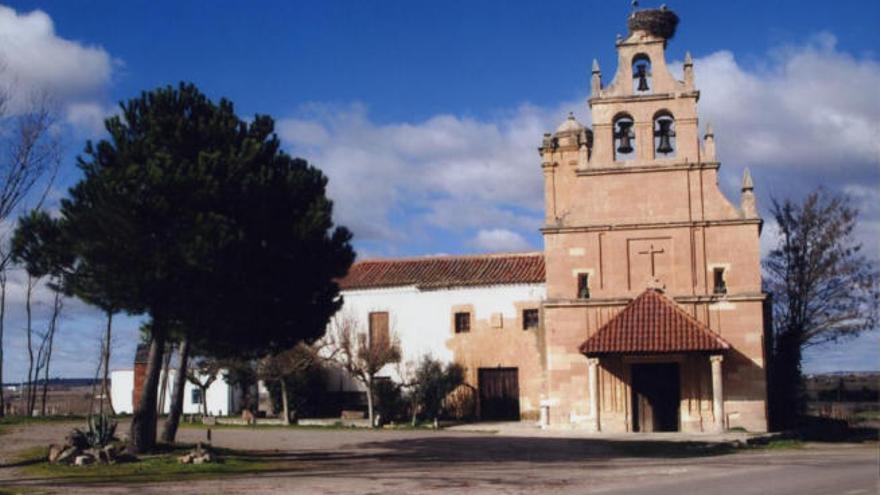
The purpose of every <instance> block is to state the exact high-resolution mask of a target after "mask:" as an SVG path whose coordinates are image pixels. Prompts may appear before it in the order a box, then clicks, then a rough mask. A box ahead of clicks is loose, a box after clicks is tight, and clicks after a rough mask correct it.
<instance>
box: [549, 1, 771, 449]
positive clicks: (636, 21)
mask: <svg viewBox="0 0 880 495" xmlns="http://www.w3.org/2000/svg"><path fill="white" fill-rule="evenodd" d="M628 24H629V33H628V35H627V36H626V37H622V38H619V39H618V40H617V41H616V44H615V46H616V50H617V55H618V57H617V58H618V66H617V70H616V72H615V74H614V77H613V78H612V80H611V82H610V83H608V84H607V85H606V84H604V81H603V77H602V72H601V69H600V68H599V65H598V63H597V62H595V61H594V62H593V66H592V76H591V84H590V86H591V96H590V98H589V100H588V102H587V103H588V107H589V110H590V113H591V117H592V118H591V121H592V124H591V126H590V127H587V126H584V125H583V124H581V123H580V122H578V121H577V120H576V119H575V117H574V116H573V115H569V117H568V118H567V119H566V120H565V121H564V122H563V123H562V124H561V125H560V126H559V127H558V128H557V129H556V131H555V132H554V133H549V134H545V135H544V138H543V140H542V142H541V146H540V148H539V153H540V156H541V170H542V172H543V176H544V195H545V208H546V215H545V225H544V227H543V228H542V233H543V235H544V247H545V265H546V266H545V268H546V284H547V300H546V302H545V303H544V315H545V325H546V329H547V332H546V335H547V336H546V339H547V354H548V359H547V363H548V364H547V370H546V376H547V394H546V397H545V398H544V403H545V404H546V406H547V407H548V408H549V416H550V420H551V423H552V422H557V423H560V422H561V423H565V424H574V425H578V424H583V425H586V426H588V427H592V428H596V429H610V430H619V431H636V430H638V428H640V427H641V428H645V427H646V425H647V426H651V425H653V426H657V425H662V426H663V428H671V427H672V426H671V425H673V424H675V425H677V426H676V429H683V430H691V431H694V430H696V431H702V430H705V429H713V430H717V429H720V428H725V427H731V426H742V427H745V428H747V429H751V430H763V429H766V418H765V399H766V397H765V394H766V391H765V382H766V380H765V372H764V349H763V344H764V302H765V299H766V298H765V295H764V294H763V293H762V290H761V270H760V249H759V235H760V229H761V219H760V218H759V217H758V215H757V206H756V204H755V198H754V194H753V189H754V185H753V183H752V180H751V177H750V176H749V175H748V172H746V175H745V176H744V177H743V187H742V195H741V197H740V198H739V201H736V203H734V202H731V201H730V200H728V199H727V198H726V197H725V196H724V194H722V192H721V191H720V189H719V188H718V170H719V167H720V163H719V162H718V161H717V159H716V156H715V142H714V139H715V135H714V132H713V131H712V129H711V126H709V125H705V126H701V123H700V121H699V118H698V101H699V98H700V92H699V90H698V89H697V88H696V86H695V84H696V81H697V79H696V77H695V67H694V63H693V60H692V58H691V56H690V54H687V55H686V56H685V57H684V63H683V67H682V73H683V75H684V78H683V80H677V79H676V78H675V77H674V76H673V75H672V73H671V72H670V70H669V68H668V66H667V61H666V48H667V47H668V45H669V40H670V39H671V37H672V36H673V35H674V32H675V27H676V26H677V24H678V17H677V16H676V15H675V14H674V13H673V12H671V11H669V10H667V9H665V8H661V9H652V10H637V11H635V12H634V13H633V14H632V15H631V17H630V19H629V23H628ZM697 69H698V68H697ZM701 128H702V132H701V130H700V129H701ZM701 134H702V135H701ZM648 289H650V290H657V291H661V292H662V293H663V296H662V297H663V298H664V300H668V301H669V303H670V304H674V305H676V306H677V309H678V310H679V312H684V313H686V314H687V315H689V318H691V319H693V321H694V322H697V323H698V325H699V326H701V328H704V329H705V330H706V331H707V332H711V333H712V334H713V335H717V336H718V337H719V339H721V340H720V341H723V342H726V343H729V347H728V348H724V349H715V350H714V351H710V350H707V349H703V350H694V349H690V348H687V347H682V348H680V349H679V348H677V349H667V350H664V351H651V350H646V351H638V350H637V349H638V348H639V347H638V346H635V347H633V348H632V349H630V350H629V351H626V352H623V351H621V352H616V353H601V354H600V355H596V356H589V363H591V364H590V365H588V359H587V358H586V357H585V356H584V355H582V354H581V353H580V352H579V346H581V344H583V343H584V342H585V341H587V342H589V341H590V339H591V338H592V337H593V336H594V335H596V334H597V332H599V331H600V330H602V329H603V328H607V326H608V325H611V322H612V321H615V315H617V314H618V313H619V312H621V311H625V310H626V308H628V307H630V305H631V304H634V299H636V298H637V296H639V295H640V294H645V293H646V292H645V291H646V290H648ZM650 293H651V294H653V292H650ZM658 307H659V306H658ZM645 324H647V323H645ZM643 330H646V329H643ZM633 335H642V334H641V333H638V332H636V333H634V334H633ZM710 355H711V356H714V357H713V358H712V359H713V360H712V361H711V366H710V360H709V357H708V356H710ZM649 362H650V363H654V364H656V365H657V366H659V367H658V368H657V369H656V370H655V371H657V373H668V376H670V377H673V378H670V379H669V380H672V381H675V382H676V383H675V386H676V390H677V392H675V393H672V392H670V394H672V395H674V396H675V397H676V399H675V400H676V401H680V402H681V407H680V408H679V409H678V410H677V411H672V410H665V409H664V411H666V412H665V413H664V414H665V416H663V415H661V414H659V413H658V416H657V417H656V418H653V419H652V418H651V417H650V415H648V416H645V414H646V413H645V411H646V410H649V409H650V407H653V406H651V400H654V399H656V397H654V398H653V399H652V398H651V396H650V393H647V392H646V394H647V395H644V394H642V392H644V390H640V389H639V390H637V389H638V388H639V387H640V386H643V387H648V385H645V383H648V381H650V380H649V378H650V376H649V375H650V371H645V370H648V368H650V366H648V364H647V363H649ZM721 363H723V365H722V364H721ZM654 364H652V366H653V365H654ZM667 364H668V365H669V366H667V367H665V368H663V366H665V365H667ZM661 365H663V366H661ZM661 368H662V369H661ZM716 368H717V369H716ZM676 370H677V371H676ZM710 371H711V373H710ZM715 371H717V374H715ZM646 373H647V374H646ZM676 373H677V374H678V375H675V374H676ZM674 375H675V376H674ZM637 377H643V378H637ZM644 377H648V378H644ZM676 377H677V378H676ZM722 377H723V383H724V386H725V387H726V388H724V390H725V391H726V392H725V393H726V396H725V397H724V398H723V399H722V398H721V396H720V395H718V394H720V391H721V390H722V381H721V380H722ZM593 379H595V383H593ZM716 379H717V380H718V386H717V387H713V386H712V384H713V383H714V381H715V380H716ZM640 380H641V381H642V385H639V381H640ZM645 380H648V381H645ZM648 388H650V387H648ZM713 390H715V391H717V392H718V393H715V392H713ZM588 391H590V393H588ZM593 393H595V394H596V395H595V401H594V400H592V398H593V396H592V395H591V394H593ZM633 394H635V395H633ZM676 394H677V395H676ZM643 395H644V396H643ZM636 396H638V397H636ZM645 397H647V398H645ZM636 399H638V401H641V402H640V403H642V404H643V405H642V408H641V409H639V407H638V406H637V404H636V402H638V401H637V400H636ZM649 399H650V400H649ZM716 399H717V401H716ZM658 400H659V399H658ZM715 402H718V404H715ZM655 406H657V411H660V410H661V409H662V408H661V407H660V406H659V405H657V404H655ZM716 406H717V407H716ZM724 406H727V407H726V408H725V407H724ZM673 412H675V420H674V421H673V418H672V415H673ZM639 415H641V416H639ZM640 420H641V421H640ZM654 420H656V421H654Z"/></svg>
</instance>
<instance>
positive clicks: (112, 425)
mask: <svg viewBox="0 0 880 495" xmlns="http://www.w3.org/2000/svg"><path fill="white" fill-rule="evenodd" d="M87 426H88V429H86V430H80V429H79V428H74V429H73V435H72V436H73V437H74V438H75V439H76V440H77V441H78V442H81V443H84V444H85V445H86V446H87V447H88V448H92V449H102V448H104V447H106V446H107V445H109V444H110V443H111V442H113V441H114V440H116V426H117V424H116V422H115V421H113V420H112V419H110V418H109V417H108V416H107V415H106V414H101V415H92V416H89V419H88V424H87Z"/></svg>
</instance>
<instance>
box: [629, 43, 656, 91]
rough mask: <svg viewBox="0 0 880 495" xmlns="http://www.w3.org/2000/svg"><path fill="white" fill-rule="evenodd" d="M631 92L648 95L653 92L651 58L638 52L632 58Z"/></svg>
mask: <svg viewBox="0 0 880 495" xmlns="http://www.w3.org/2000/svg"><path fill="white" fill-rule="evenodd" d="M632 75H633V94H636V95H649V94H651V93H653V92H654V79H653V76H652V72H651V58H650V57H648V56H647V55H645V54H644V53H639V54H638V55H636V56H635V57H633V60H632Z"/></svg>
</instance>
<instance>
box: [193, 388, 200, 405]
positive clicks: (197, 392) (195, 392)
mask: <svg viewBox="0 0 880 495" xmlns="http://www.w3.org/2000/svg"><path fill="white" fill-rule="evenodd" d="M192 403H193V404H195V405H198V404H201V403H202V389H200V388H194V389H192Z"/></svg>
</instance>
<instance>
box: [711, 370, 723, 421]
mask: <svg viewBox="0 0 880 495" xmlns="http://www.w3.org/2000/svg"><path fill="white" fill-rule="evenodd" d="M709 361H710V362H711V363H712V415H713V416H715V431H717V432H722V431H724V385H723V381H724V380H723V378H722V376H721V362H722V361H724V356H722V355H720V354H716V355H714V356H709Z"/></svg>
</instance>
